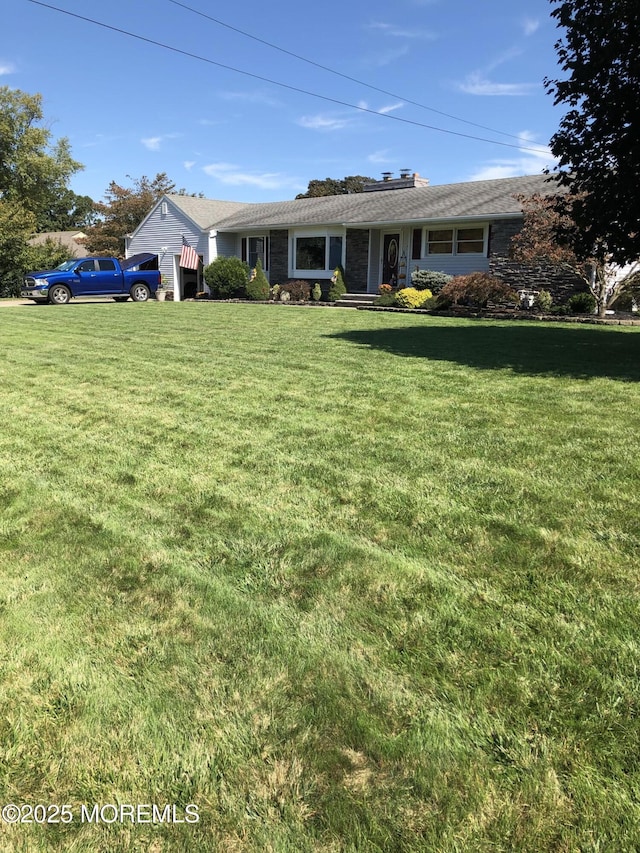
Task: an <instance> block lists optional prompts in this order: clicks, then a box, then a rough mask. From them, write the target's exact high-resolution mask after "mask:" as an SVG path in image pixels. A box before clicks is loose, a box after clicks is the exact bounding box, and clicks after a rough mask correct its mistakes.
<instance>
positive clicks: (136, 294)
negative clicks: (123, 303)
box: [131, 281, 151, 302]
mask: <svg viewBox="0 0 640 853" xmlns="http://www.w3.org/2000/svg"><path fill="white" fill-rule="evenodd" d="M150 296H151V291H150V290H149V288H148V287H147V285H146V284H143V283H142V282H140V281H139V282H138V283H137V284H134V285H133V287H132V288H131V298H132V299H133V301H134V302H147V300H148V299H149V297H150Z"/></svg>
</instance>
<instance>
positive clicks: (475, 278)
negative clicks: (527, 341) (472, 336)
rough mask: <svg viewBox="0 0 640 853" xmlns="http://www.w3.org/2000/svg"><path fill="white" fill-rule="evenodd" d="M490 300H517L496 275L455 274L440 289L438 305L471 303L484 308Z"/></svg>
mask: <svg viewBox="0 0 640 853" xmlns="http://www.w3.org/2000/svg"><path fill="white" fill-rule="evenodd" d="M489 300H491V301H492V302H512V303H514V304H515V303H516V302H519V297H518V294H517V293H516V292H515V290H513V289H512V288H511V287H509V285H507V284H505V283H504V282H503V281H502V280H501V279H499V278H496V276H493V275H489V273H486V272H473V273H469V275H457V276H454V278H452V279H451V281H450V282H449V283H448V284H446V285H445V286H444V287H443V288H442V290H441V291H440V294H439V298H438V307H439V308H443V307H448V306H449V305H460V304H462V305H471V306H476V307H478V308H486V306H487V303H488V302H489Z"/></svg>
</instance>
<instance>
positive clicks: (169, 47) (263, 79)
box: [28, 0, 547, 154]
mask: <svg viewBox="0 0 640 853" xmlns="http://www.w3.org/2000/svg"><path fill="white" fill-rule="evenodd" d="M28 2H29V3H33V4H34V5H36V6H42V7H44V8H45V9H52V10H53V11H54V12H61V13H62V14H63V15H69V17H71V18H77V19H78V20H80V21H86V22H87V23H89V24H95V25H96V26H98V27H102V28H103V29H105V30H111V31H112V32H115V33H120V34H121V35H125V36H129V37H130V38H133V39H137V40H138V41H142V42H146V43H147V44H153V45H155V46H156V47H161V48H163V49H164V50H170V51H172V52H173V53H177V54H180V55H181V56H187V57H189V58H190V59H197V60H198V61H199V62H206V63H207V64H208V65H215V66H216V67H217V68H223V69H224V70H225V71H233V72H234V73H235V74H243V75H244V76H245V77H251V78H253V79H254V80H260V81H261V82H262V83H269V84H270V85H272V86H280V87H281V88H283V89H288V90H289V91H291V92H297V93H298V94H301V95H307V96H309V97H312V98H319V99H320V100H322V101H328V102H329V103H331V104H337V105H338V106H341V107H348V108H349V109H353V110H358V111H359V112H362V113H369V114H370V115H374V116H379V117H380V118H386V119H390V120H391V121H397V122H401V123H402V124H409V125H412V126H414V127H422V128H424V129H426V130H435V131H437V132H438V133H447V134H449V135H450V136H458V137H462V138H463V139H472V140H474V141H475V142H487V143H488V144H489V145H500V146H502V147H504V148H516V149H517V150H518V151H533V152H534V153H535V154H547V151H545V150H544V149H543V148H529V147H526V146H524V145H514V144H513V143H511V142H499V141H498V140H497V139H486V138H485V137H482V136H472V135H471V134H469V133H460V132H459V131H457V130H447V129H445V128H443V127H435V126H434V125H431V124H424V123H423V122H420V121H414V120H412V119H408V118H402V117H401V116H394V115H391V114H390V113H381V112H378V111H377V110H371V109H369V108H368V107H363V106H360V105H358V104H351V103H349V102H348V101H341V100H339V99H338V98H330V97H329V96H328V95H319V94H318V93H317V92H311V91H309V90H308V89H301V88H299V87H297V86H291V85H290V84H289V83H281V82H280V81H278V80H271V79H269V78H268V77H261V76H260V75H259V74H253V73H252V72H251V71H244V70H242V69H241V68H234V67H233V66H231V65H225V64H223V63H222V62H216V61H215V60H213V59H209V58H208V57H206V56H199V55H198V54H197V53H190V52H189V51H188V50H182V48H179V47H174V46H173V45H170V44H164V43H163V42H159V41H155V40H154V39H151V38H148V37H146V36H141V35H138V34H137V33H132V32H129V31H128V30H123V29H121V28H120V27H114V26H112V25H111V24H105V23H104V22H103V21H96V20H95V19H94V18H88V17H86V16H85V15H78V14H77V13H76V12H69V11H68V10H67V9H60V8H59V7H58V6H53V5H51V4H49V3H43V2H41V0H28Z"/></svg>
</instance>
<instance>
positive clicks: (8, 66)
mask: <svg viewBox="0 0 640 853" xmlns="http://www.w3.org/2000/svg"><path fill="white" fill-rule="evenodd" d="M15 70H16V67H15V65H14V64H13V63H12V62H0V77H2V76H3V75H4V74H13V73H14V72H15Z"/></svg>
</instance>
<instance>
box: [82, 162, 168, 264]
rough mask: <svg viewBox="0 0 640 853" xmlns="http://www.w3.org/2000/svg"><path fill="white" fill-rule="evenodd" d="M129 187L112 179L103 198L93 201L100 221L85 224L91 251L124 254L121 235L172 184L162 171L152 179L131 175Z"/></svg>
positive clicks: (121, 255) (147, 211)
mask: <svg viewBox="0 0 640 853" xmlns="http://www.w3.org/2000/svg"><path fill="white" fill-rule="evenodd" d="M127 177H128V178H129V179H130V180H132V181H133V186H132V187H122V186H120V185H119V184H117V183H116V182H115V181H111V183H110V184H109V186H108V188H107V191H106V192H105V199H106V201H104V202H96V204H95V209H96V212H97V214H98V217H99V221H98V222H96V224H95V225H92V226H91V227H90V228H85V229H84V231H85V234H86V235H87V239H86V240H85V241H84V242H85V246H86V247H87V250H88V251H89V252H91V253H92V254H104V255H114V256H116V257H124V248H125V246H124V238H125V236H126V235H127V234H131V233H132V232H133V231H135V229H136V228H137V227H138V225H140V223H141V222H142V220H143V219H144V218H145V216H146V215H147V214H148V213H149V211H150V210H151V208H152V207H153V206H154V204H156V203H157V202H158V201H159V200H160V199H161V198H162V196H163V195H166V194H167V193H172V192H174V191H175V184H174V183H173V181H171V180H170V179H169V178H168V177H167V175H166V174H165V173H164V172H159V173H158V174H157V175H156V176H155V178H153V180H151V179H150V178H148V177H147V176H146V175H143V176H142V177H141V178H136V179H133V178H131V176H130V175H127Z"/></svg>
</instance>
